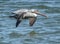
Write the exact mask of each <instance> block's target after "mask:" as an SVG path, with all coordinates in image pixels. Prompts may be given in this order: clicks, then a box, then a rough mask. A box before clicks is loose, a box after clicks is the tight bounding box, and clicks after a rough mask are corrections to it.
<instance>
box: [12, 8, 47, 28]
mask: <svg viewBox="0 0 60 44" xmlns="http://www.w3.org/2000/svg"><path fill="white" fill-rule="evenodd" d="M13 14H15V15H14V16H13V17H14V18H16V19H17V22H16V27H17V26H18V25H19V23H20V22H21V21H22V20H23V19H28V18H29V25H30V26H33V24H34V23H35V21H36V18H37V16H38V15H42V16H45V17H47V16H46V15H44V14H41V13H40V12H39V11H38V10H36V9H20V10H17V11H14V12H13Z"/></svg>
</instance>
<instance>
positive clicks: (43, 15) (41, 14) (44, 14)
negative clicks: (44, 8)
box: [38, 13, 48, 18]
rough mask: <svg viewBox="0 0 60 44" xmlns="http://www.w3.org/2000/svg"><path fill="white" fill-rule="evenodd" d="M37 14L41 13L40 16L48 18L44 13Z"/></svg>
mask: <svg viewBox="0 0 60 44" xmlns="http://www.w3.org/2000/svg"><path fill="white" fill-rule="evenodd" d="M38 15H41V16H44V17H46V18H48V16H47V15H45V14H41V13H38Z"/></svg>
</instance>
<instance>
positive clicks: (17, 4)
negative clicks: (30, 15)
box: [0, 0, 60, 44]
mask: <svg viewBox="0 0 60 44" xmlns="http://www.w3.org/2000/svg"><path fill="white" fill-rule="evenodd" d="M21 8H28V9H32V8H33V9H38V10H39V11H40V12H41V13H44V14H46V15H47V16H48V19H46V18H45V17H42V16H39V17H38V18H37V21H36V22H35V24H34V26H32V27H30V26H29V25H28V24H29V22H28V20H24V21H22V23H21V24H20V25H19V26H18V27H17V28H16V27H15V23H16V20H15V19H13V18H9V17H8V16H10V15H13V14H11V12H13V11H15V10H17V9H21ZM0 44H60V0H30V1H28V0H0Z"/></svg>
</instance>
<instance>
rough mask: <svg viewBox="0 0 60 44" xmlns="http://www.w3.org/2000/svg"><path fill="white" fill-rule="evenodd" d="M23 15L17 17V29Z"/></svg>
mask: <svg viewBox="0 0 60 44" xmlns="http://www.w3.org/2000/svg"><path fill="white" fill-rule="evenodd" d="M24 14H25V12H24V13H22V14H21V15H19V16H18V17H17V22H16V27H18V25H19V24H20V22H21V21H22V19H23V15H24Z"/></svg>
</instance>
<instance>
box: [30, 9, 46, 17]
mask: <svg viewBox="0 0 60 44" xmlns="http://www.w3.org/2000/svg"><path fill="white" fill-rule="evenodd" d="M30 12H32V13H35V14H38V15H42V16H45V17H46V18H47V16H46V15H45V14H41V13H40V12H39V11H38V10H36V9H31V10H30Z"/></svg>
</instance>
